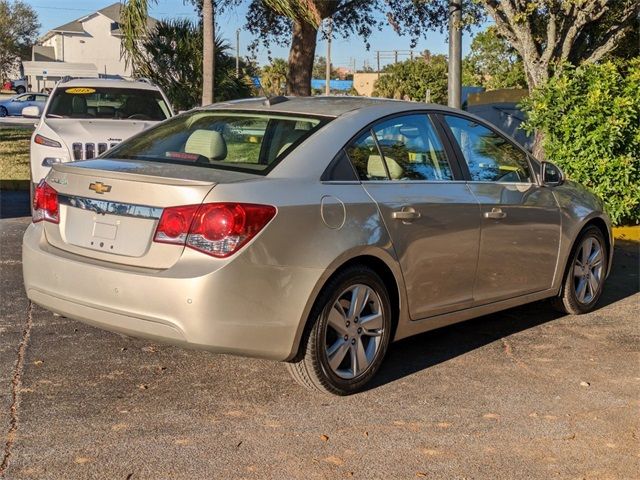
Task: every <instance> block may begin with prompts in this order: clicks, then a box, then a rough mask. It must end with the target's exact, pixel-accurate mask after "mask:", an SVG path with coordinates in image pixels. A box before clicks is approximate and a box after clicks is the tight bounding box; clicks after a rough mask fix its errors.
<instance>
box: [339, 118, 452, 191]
mask: <svg viewBox="0 0 640 480" xmlns="http://www.w3.org/2000/svg"><path fill="white" fill-rule="evenodd" d="M347 154H348V155H349V158H350V159H351V161H352V163H353V165H354V167H355V169H356V171H357V172H358V176H359V177H360V179H361V180H418V181H425V180H427V181H442V180H453V174H452V172H451V168H450V166H449V162H448V160H447V157H446V154H445V151H444V147H443V146H442V143H441V142H440V139H439V138H438V136H437V134H436V131H435V128H434V127H433V124H432V123H431V120H430V118H429V117H428V115H426V114H411V115H403V116H398V117H394V118H391V119H389V120H384V121H382V122H380V123H378V124H376V125H374V126H373V128H371V130H369V131H368V132H365V133H363V134H362V135H361V136H360V137H359V138H357V139H356V140H355V142H353V143H352V144H351V145H350V146H349V147H347Z"/></svg>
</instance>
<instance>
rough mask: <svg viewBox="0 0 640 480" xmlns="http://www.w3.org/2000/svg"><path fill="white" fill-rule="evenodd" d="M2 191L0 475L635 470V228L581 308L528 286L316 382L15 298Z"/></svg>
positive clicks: (21, 221) (556, 474) (16, 219)
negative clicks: (596, 295) (306, 383)
mask: <svg viewBox="0 0 640 480" xmlns="http://www.w3.org/2000/svg"><path fill="white" fill-rule="evenodd" d="M3 195H4V196H5V198H4V200H3V203H4V216H5V217H9V218H4V219H2V220H0V268H1V275H0V287H1V290H0V303H1V305H2V307H1V312H0V426H1V427H0V428H2V431H3V433H2V436H3V437H2V438H5V437H6V446H4V451H1V450H0V462H2V464H1V466H0V477H2V476H3V475H4V477H5V478H7V479H85V478H87V479H88V478H100V479H103V478H109V479H123V480H124V479H143V478H144V479H196V478H219V479H235V478H247V479H252V478H260V479H263V478H267V479H293V478H305V479H307V478H309V479H313V478H331V479H334V478H350V477H352V478H362V479H378V478H380V479H386V478H392V479H396V478H398V479H405V478H406V479H410V478H430V479H463V478H466V479H485V478H486V479H498V478H534V479H538V478H539V479H548V478H570V479H583V478H585V479H627V478H628V479H631V478H637V475H638V471H640V454H639V449H638V445H639V440H638V436H639V435H640V432H639V426H640V416H639V415H638V411H639V410H638V408H639V407H640V402H639V399H640V369H639V365H640V363H639V362H640V355H639V353H640V331H639V330H640V327H639V322H638V318H639V317H638V311H639V306H640V305H639V304H640V295H639V294H638V282H639V277H638V262H639V257H638V247H637V244H631V243H623V242H619V243H618V245H617V247H616V254H615V265H614V270H613V273H612V275H611V277H610V278H609V281H608V284H607V286H606V288H605V293H604V296H603V298H602V300H601V306H600V308H599V309H598V310H596V311H595V312H593V313H591V314H588V315H584V316H580V317H572V316H561V315H559V314H557V313H555V312H554V311H553V310H551V309H550V308H549V307H548V306H547V304H546V303H543V302H541V303H536V304H532V305H528V306H525V307H520V308H516V309H512V310H508V311H506V312H503V313H500V314H495V315H490V316H486V317H482V318H479V319H476V320H472V321H469V322H466V323H463V324H460V325H455V326H452V327H449V328H446V329H442V330H439V331H435V332H431V333H427V334H423V335H420V336H417V337H414V338H412V339H408V340H405V341H402V342H399V343H396V344H394V345H393V346H392V348H391V350H390V354H389V356H388V358H387V361H386V363H385V365H384V366H383V369H382V372H381V374H380V375H379V377H378V378H377V381H376V382H375V384H374V386H373V387H372V388H371V389H369V390H368V391H366V392H364V393H361V394H358V395H354V396H351V397H347V398H338V397H322V396H314V395H311V394H309V393H307V392H306V391H304V390H302V389H300V388H299V387H298V386H296V385H295V384H294V383H293V382H292V380H290V378H289V377H288V374H287V372H286V369H285V367H284V365H280V364H277V363H271V362H268V361H262V360H252V359H243V358H236V357H231V356H225V355H213V354H210V353H207V352H201V351H188V350H183V349H179V348H174V347H170V346H162V345H155V344H152V343H149V342H147V341H144V340H137V339H131V338H125V337H123V336H119V335H116V334H112V333H107V332H103V331H100V330H97V329H94V328H91V327H88V326H85V325H83V324H80V323H77V322H75V321H72V320H68V319H65V318H60V317H54V316H53V315H52V314H50V313H48V312H46V311H44V310H42V309H40V308H38V307H36V306H32V305H30V304H29V302H28V301H27V299H26V297H25V294H24V292H23V286H22V278H21V261H20V258H21V257H20V242H21V237H22V233H23V231H24V229H25V228H26V227H27V225H28V222H29V219H28V218H25V217H21V216H20V215H23V214H24V213H25V212H24V209H25V208H24V205H23V206H16V204H15V203H16V202H18V200H20V199H18V197H15V198H13V200H11V198H12V197H8V196H7V195H6V194H3ZM16 195H17V194H16ZM20 198H21V197H20ZM9 200H11V202H10V201H9ZM10 203H11V205H10ZM10 207H11V208H10ZM4 443H5V442H4V441H3V444H4Z"/></svg>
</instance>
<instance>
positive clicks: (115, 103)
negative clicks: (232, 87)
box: [23, 78, 173, 184]
mask: <svg viewBox="0 0 640 480" xmlns="http://www.w3.org/2000/svg"><path fill="white" fill-rule="evenodd" d="M37 108H38V107H28V108H25V109H24V110H23V115H24V116H26V117H40V121H39V122H38V123H37V124H36V129H35V131H34V132H33V135H32V137H31V180H32V182H33V183H34V184H37V183H38V182H39V181H40V180H41V179H43V178H44V177H45V176H46V175H47V173H49V170H50V169H51V165H53V164H54V163H62V162H71V161H74V160H86V159H89V158H94V157H97V156H98V155H102V154H103V153H104V152H106V151H107V150H109V149H110V148H111V147H113V146H115V145H117V144H118V143H120V142H121V141H122V140H125V139H126V138H129V137H131V136H132V135H134V134H136V133H139V132H141V131H142V130H145V129H147V128H149V127H150V126H152V125H155V124H156V123H158V122H160V121H162V120H166V119H167V118H169V117H171V116H173V111H172V110H171V106H170V104H169V101H168V100H167V98H166V96H165V95H164V93H163V92H162V90H161V89H160V88H158V87H157V86H155V85H152V84H151V83H149V82H148V81H142V80H139V81H127V80H101V79H86V78H85V79H75V80H68V81H64V80H62V81H60V82H59V83H58V84H57V85H56V87H55V88H54V90H53V92H51V95H50V96H49V101H48V102H47V104H46V105H45V107H44V112H39V111H36V110H34V109H37ZM41 113H42V115H40V114H41Z"/></svg>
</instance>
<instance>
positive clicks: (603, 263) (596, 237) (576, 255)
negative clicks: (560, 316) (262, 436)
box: [552, 225, 609, 315]
mask: <svg viewBox="0 0 640 480" xmlns="http://www.w3.org/2000/svg"><path fill="white" fill-rule="evenodd" d="M586 251H588V252H589V253H585V252H586ZM585 259H586V260H587V263H586V267H585V266H584V265H583V262H584V261H585ZM608 262H609V252H608V251H607V244H606V242H605V239H604V236H603V235H602V232H601V231H600V229H599V228H598V227H595V226H593V225H592V226H589V227H587V228H585V229H584V230H583V231H582V232H581V233H580V235H579V236H578V239H577V240H576V243H575V245H574V246H573V249H572V250H571V254H570V255H569V260H568V262H567V266H566V268H565V274H564V278H563V282H562V288H561V289H560V294H559V295H558V296H557V297H555V298H554V299H553V300H552V305H553V306H554V308H556V310H559V311H560V312H562V313H569V314H571V315H581V314H583V313H587V312H590V311H591V310H593V309H594V307H595V306H596V304H597V303H598V300H599V299H600V295H602V289H603V286H604V280H605V276H606V273H607V267H608Z"/></svg>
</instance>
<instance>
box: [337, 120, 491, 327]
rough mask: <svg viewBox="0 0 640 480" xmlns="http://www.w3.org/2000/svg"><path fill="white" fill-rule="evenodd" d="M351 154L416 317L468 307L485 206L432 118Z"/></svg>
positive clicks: (374, 135) (376, 129)
mask: <svg viewBox="0 0 640 480" xmlns="http://www.w3.org/2000/svg"><path fill="white" fill-rule="evenodd" d="M346 150H347V154H348V155H349V158H350V159H351V161H352V162H353V164H354V166H355V168H356V170H357V172H358V175H359V177H360V179H361V180H362V184H363V186H364V188H365V189H366V191H367V192H368V193H369V195H370V196H371V197H372V198H373V199H374V200H375V202H376V203H377V204H378V207H379V209H380V212H381V214H382V217H383V220H384V222H385V225H386V227H387V230H388V231H389V234H390V236H391V239H392V241H393V246H394V248H395V251H396V254H397V257H398V259H399V262H400V265H401V268H402V272H403V275H404V279H405V284H406V289H407V297H408V303H409V312H410V315H411V318H412V319H420V318H424V317H428V316H432V315H437V314H441V313H445V312H449V311H454V310H458V309H462V308H465V307H468V306H470V305H471V304H472V301H473V298H472V293H473V281H474V278H475V270H476V262H477V258H478V243H479V231H480V215H479V206H478V204H477V202H476V200H475V198H474V197H473V195H472V194H471V193H470V191H469V189H468V188H467V186H466V185H465V182H464V181H462V177H461V174H460V171H459V168H458V167H457V165H456V164H455V163H454V162H451V160H452V153H451V152H450V151H449V152H448V151H446V150H445V148H444V145H443V142H442V141H441V140H440V137H439V135H438V132H437V131H436V127H435V125H434V123H433V122H432V120H431V118H430V117H429V115H428V114H427V113H411V114H403V115H399V116H394V117H391V118H387V119H384V120H382V121H380V122H378V123H376V124H373V125H372V126H371V127H370V128H369V129H368V130H366V131H365V132H363V133H362V134H361V135H360V136H359V137H358V138H357V139H356V140H355V141H353V142H352V143H351V145H349V146H348V147H347V149H346Z"/></svg>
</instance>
